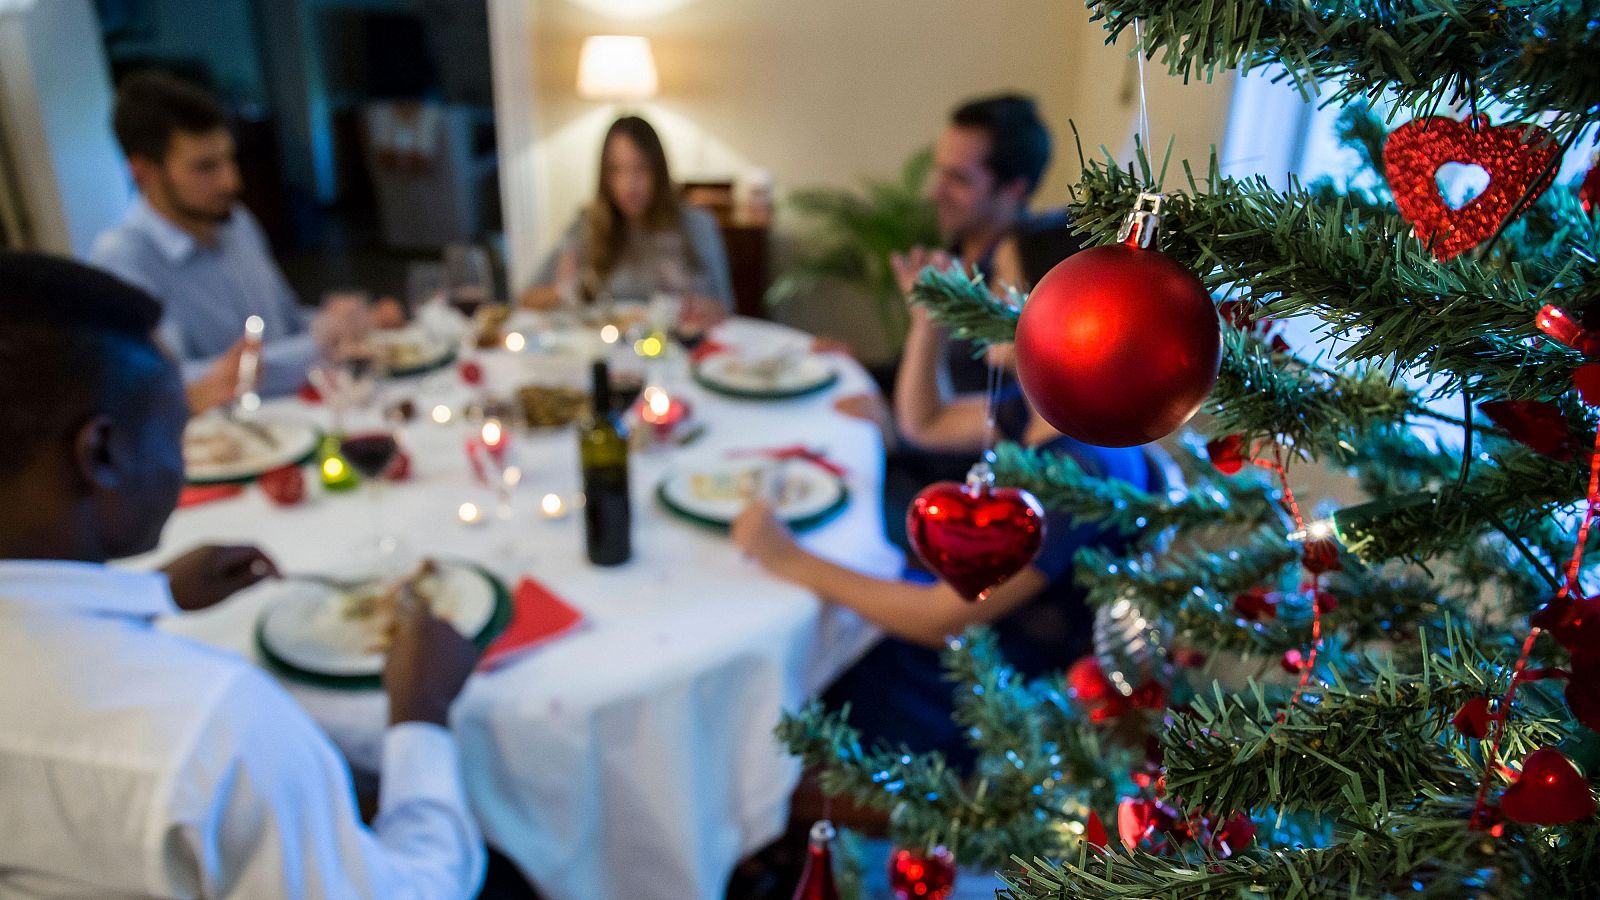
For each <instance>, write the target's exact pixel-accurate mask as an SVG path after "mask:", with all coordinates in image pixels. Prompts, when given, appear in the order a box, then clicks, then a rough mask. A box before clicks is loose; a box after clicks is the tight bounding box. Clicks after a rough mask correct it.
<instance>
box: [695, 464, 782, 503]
mask: <svg viewBox="0 0 1600 900" xmlns="http://www.w3.org/2000/svg"><path fill="white" fill-rule="evenodd" d="M772 478H773V472H772V467H770V466H751V467H748V468H740V469H723V470H721V471H716V472H695V473H694V474H692V475H690V476H689V492H690V493H691V494H692V495H694V497H695V499H697V500H703V501H705V502H708V503H723V502H726V501H729V500H748V499H751V498H753V497H761V496H763V495H765V496H767V497H768V498H770V497H771V494H770V493H768V485H770V483H771V479H772ZM811 491H812V484H811V482H810V481H808V480H806V479H804V478H794V477H791V476H789V475H787V474H785V475H784V476H783V481H782V483H781V484H780V485H779V486H778V490H777V495H778V496H777V499H776V501H775V502H774V505H776V506H779V507H782V506H788V505H790V504H792V503H798V502H800V501H801V500H804V499H805V498H806V497H808V496H810V494H811ZM769 502H772V501H770V500H769Z"/></svg>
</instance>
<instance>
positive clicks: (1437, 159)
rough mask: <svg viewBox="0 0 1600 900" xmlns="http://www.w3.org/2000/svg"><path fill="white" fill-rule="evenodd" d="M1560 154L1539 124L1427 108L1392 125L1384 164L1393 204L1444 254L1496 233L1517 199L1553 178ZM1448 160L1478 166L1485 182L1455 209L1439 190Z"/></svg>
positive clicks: (1530, 197) (1534, 195) (1527, 199)
mask: <svg viewBox="0 0 1600 900" xmlns="http://www.w3.org/2000/svg"><path fill="white" fill-rule="evenodd" d="M1559 154H1560V148H1559V146H1558V145H1557V144H1556V143H1555V142H1554V141H1552V140H1550V133H1549V132H1547V131H1545V130H1544V129H1543V128H1540V127H1539V126H1537V125H1502V126H1498V127H1495V126H1491V125H1490V124H1489V117H1488V116H1483V115H1480V116H1476V117H1474V118H1471V119H1469V120H1468V121H1466V122H1457V121H1456V120H1454V119H1446V118H1441V117H1438V116H1431V117H1426V118H1420V119H1413V120H1411V121H1410V122H1407V123H1406V124H1404V125H1401V126H1400V127H1399V128H1396V129H1395V130H1394V131H1392V132H1390V134H1389V137H1388V140H1386V141H1384V144H1383V169H1384V177H1385V178H1386V179H1387V180H1388V182H1389V187H1390V188H1391V189H1392V190H1393V192H1394V202H1395V206H1398V207H1399V208H1400V214H1401V215H1402V216H1405V219H1406V221H1408V222H1410V223H1411V224H1412V226H1413V227H1414V228H1415V230H1416V233H1417V239H1418V240H1420V241H1422V242H1423V243H1424V244H1426V245H1427V246H1428V248H1429V249H1430V250H1431V251H1432V252H1433V255H1434V256H1435V257H1436V258H1438V259H1441V260H1446V259H1450V258H1451V257H1454V256H1457V255H1458V254H1460V253H1462V252H1464V251H1467V250H1471V249H1472V248H1473V247H1476V246H1478V245H1479V244H1481V243H1483V242H1484V241H1486V240H1488V239H1489V238H1490V237H1491V236H1493V235H1494V233H1495V232H1496V231H1497V230H1498V229H1499V228H1500V227H1501V225H1502V224H1503V223H1505V222H1506V221H1507V219H1508V218H1509V217H1510V216H1511V214H1512V213H1513V212H1514V211H1517V210H1516V209H1515V207H1516V205H1517V203H1518V202H1519V201H1521V202H1522V203H1523V204H1524V208H1526V205H1527V204H1531V203H1532V202H1533V201H1534V200H1536V199H1538V197H1539V195H1540V194H1542V193H1544V192H1545V189H1546V188H1548V187H1550V182H1551V181H1553V180H1554V179H1555V174H1556V171H1555V170H1556V167H1555V165H1554V162H1555V160H1556V157H1557V156H1558V155H1559ZM1446 163H1460V164H1463V165H1469V166H1480V167H1482V168H1483V170H1484V171H1485V172H1488V173H1489V185H1488V187H1485V188H1484V189H1483V192H1482V193H1480V194H1479V195H1478V196H1476V197H1473V198H1472V199H1471V200H1468V201H1467V202H1466V203H1465V204H1463V205H1462V206H1461V207H1460V208H1459V209H1452V208H1451V207H1450V204H1448V203H1446V202H1445V199H1444V197H1443V196H1442V195H1441V194H1440V193H1439V182H1438V173H1439V169H1440V167H1442V166H1444V165H1445V164H1446Z"/></svg>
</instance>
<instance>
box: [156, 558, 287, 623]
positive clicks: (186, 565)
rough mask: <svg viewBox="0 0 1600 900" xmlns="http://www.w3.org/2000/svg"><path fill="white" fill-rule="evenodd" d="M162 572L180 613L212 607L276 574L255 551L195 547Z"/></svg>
mask: <svg viewBox="0 0 1600 900" xmlns="http://www.w3.org/2000/svg"><path fill="white" fill-rule="evenodd" d="M162 571H163V572H165V573H166V575H167V581H168V582H170V583H171V585H172V599H173V600H174V601H176V602H177V604H178V608H179V609H181V610H183V611H184V612H194V611H195V610H197V609H205V608H206V607H208V606H215V605H216V604H218V603H221V602H222V601H224V600H226V599H228V598H229V597H231V596H233V595H234V594H236V593H238V592H239V591H242V590H244V589H245V588H247V587H250V586H251V585H253V584H255V583H257V582H259V581H261V580H263V579H266V578H272V577H275V576H276V575H277V574H278V566H277V565H276V564H275V563H273V561H272V559H271V557H269V556H267V555H266V554H265V553H262V552H261V551H260V550H259V549H257V548H255V547H219V546H212V545H207V546H204V547H197V548H195V549H193V550H190V551H189V552H188V553H185V554H184V555H182V556H180V557H178V558H177V559H175V560H173V561H172V562H170V563H168V564H167V565H166V567H165V568H164V569H162Z"/></svg>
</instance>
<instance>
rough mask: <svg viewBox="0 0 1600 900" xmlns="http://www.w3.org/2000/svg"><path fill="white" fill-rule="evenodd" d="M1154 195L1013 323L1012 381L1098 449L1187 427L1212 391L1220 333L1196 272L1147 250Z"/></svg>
mask: <svg viewBox="0 0 1600 900" xmlns="http://www.w3.org/2000/svg"><path fill="white" fill-rule="evenodd" d="M1160 207H1161V195H1159V194H1141V195H1140V196H1139V203H1138V206H1137V207H1136V208H1135V209H1134V211H1133V212H1131V213H1130V214H1129V215H1128V217H1127V219H1126V220H1125V221H1124V222H1123V226H1122V231H1121V232H1120V233H1119V240H1120V241H1121V243H1117V244H1110V245H1107V246H1103V247H1093V248H1090V249H1088V250H1084V251H1081V252H1079V253H1076V254H1073V255H1072V256H1069V257H1067V258H1066V259H1065V260H1063V261H1062V262H1060V263H1058V264H1057V265H1056V267H1055V268H1053V269H1051V270H1050V271H1049V272H1048V273H1046V274H1045V276H1044V277H1043V278H1042V279H1040V280H1039V283H1038V285H1036V286H1035V287H1034V289H1033V291H1032V292H1031V293H1030V294H1029V295H1028V302H1027V303H1026V304H1024V305H1023V307H1022V316H1021V318H1020V319H1019V320H1018V321H1017V340H1016V354H1017V378H1018V380H1019V381H1020V382H1021V384H1022V390H1023V393H1025V394H1026V395H1027V397H1028V401H1029V403H1031V404H1032V406H1033V408H1034V409H1036V410H1038V412H1039V414H1040V415H1041V416H1043V417H1044V419H1045V421H1047V422H1049V423H1050V424H1051V425H1053V426H1054V427H1055V428H1056V429H1057V430H1059V431H1061V432H1062V433H1064V434H1067V435H1069V436H1071V437H1073V438H1076V439H1078V440H1080V441H1083V442H1085V443H1089V444H1097V445H1099V446H1102V447H1131V446H1134V445H1136V444H1146V443H1149V442H1151V441H1154V440H1158V439H1160V438H1162V437H1165V436H1166V435H1168V434H1170V433H1172V431H1173V430H1174V429H1176V428H1177V427H1178V426H1179V425H1182V424H1183V423H1184V422H1187V421H1188V420H1189V418H1190V417H1191V416H1193V415H1194V414H1195V411H1196V410H1198V409H1199V408H1200V404H1201V403H1202V402H1203V401H1204V400H1205V398H1206V395H1208V394H1210V393H1211V387H1212V385H1214V384H1216V381H1217V370H1218V367H1219V366H1220V364H1221V361H1222V333H1221V328H1220V325H1219V323H1218V320H1217V310H1216V307H1215V306H1213V305H1212V303H1211V296H1210V295H1209V294H1208V293H1207V292H1206V288H1205V285H1203V284H1201V282H1200V279H1199V278H1196V277H1195V275H1194V273H1193V272H1190V271H1189V270H1188V269H1185V268H1184V267H1183V266H1181V265H1179V264H1178V263H1176V262H1173V261H1172V260H1171V259H1170V258H1168V257H1166V256H1163V255H1162V254H1161V253H1159V252H1157V251H1156V250H1154V249H1150V248H1152V247H1154V245H1155V237H1156V235H1155V232H1156V227H1157V225H1158V224H1159V222H1160Z"/></svg>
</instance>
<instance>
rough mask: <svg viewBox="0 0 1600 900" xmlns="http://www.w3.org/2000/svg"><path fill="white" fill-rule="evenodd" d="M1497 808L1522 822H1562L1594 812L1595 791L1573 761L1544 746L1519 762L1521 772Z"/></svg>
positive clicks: (1537, 823)
mask: <svg viewBox="0 0 1600 900" xmlns="http://www.w3.org/2000/svg"><path fill="white" fill-rule="evenodd" d="M1500 811H1501V812H1502V813H1505V816H1506V818H1508V819H1510V820H1511V821H1513V822H1521V823H1522V824H1524V825H1564V824H1566V823H1567V822H1576V821H1578V820H1579V819H1587V818H1589V817H1590V816H1592V815H1594V813H1595V802H1594V794H1593V793H1592V792H1591V791H1590V790H1589V782H1588V781H1587V780H1586V779H1585V778H1584V777H1583V773H1581V772H1579V771H1578V769H1577V767H1576V766H1574V765H1573V764H1572V760H1570V759H1567V758H1566V756H1564V755H1562V753H1561V751H1560V750H1554V749H1551V748H1549V747H1545V748H1543V749H1539V750H1535V751H1533V752H1532V753H1530V754H1528V756H1527V758H1526V759H1524V760H1523V761H1522V773H1521V774H1520V775H1518V776H1517V780H1516V782H1514V783H1513V784H1512V785H1511V786H1510V787H1508V788H1506V792H1505V793H1504V794H1502V795H1501V796H1500Z"/></svg>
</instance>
